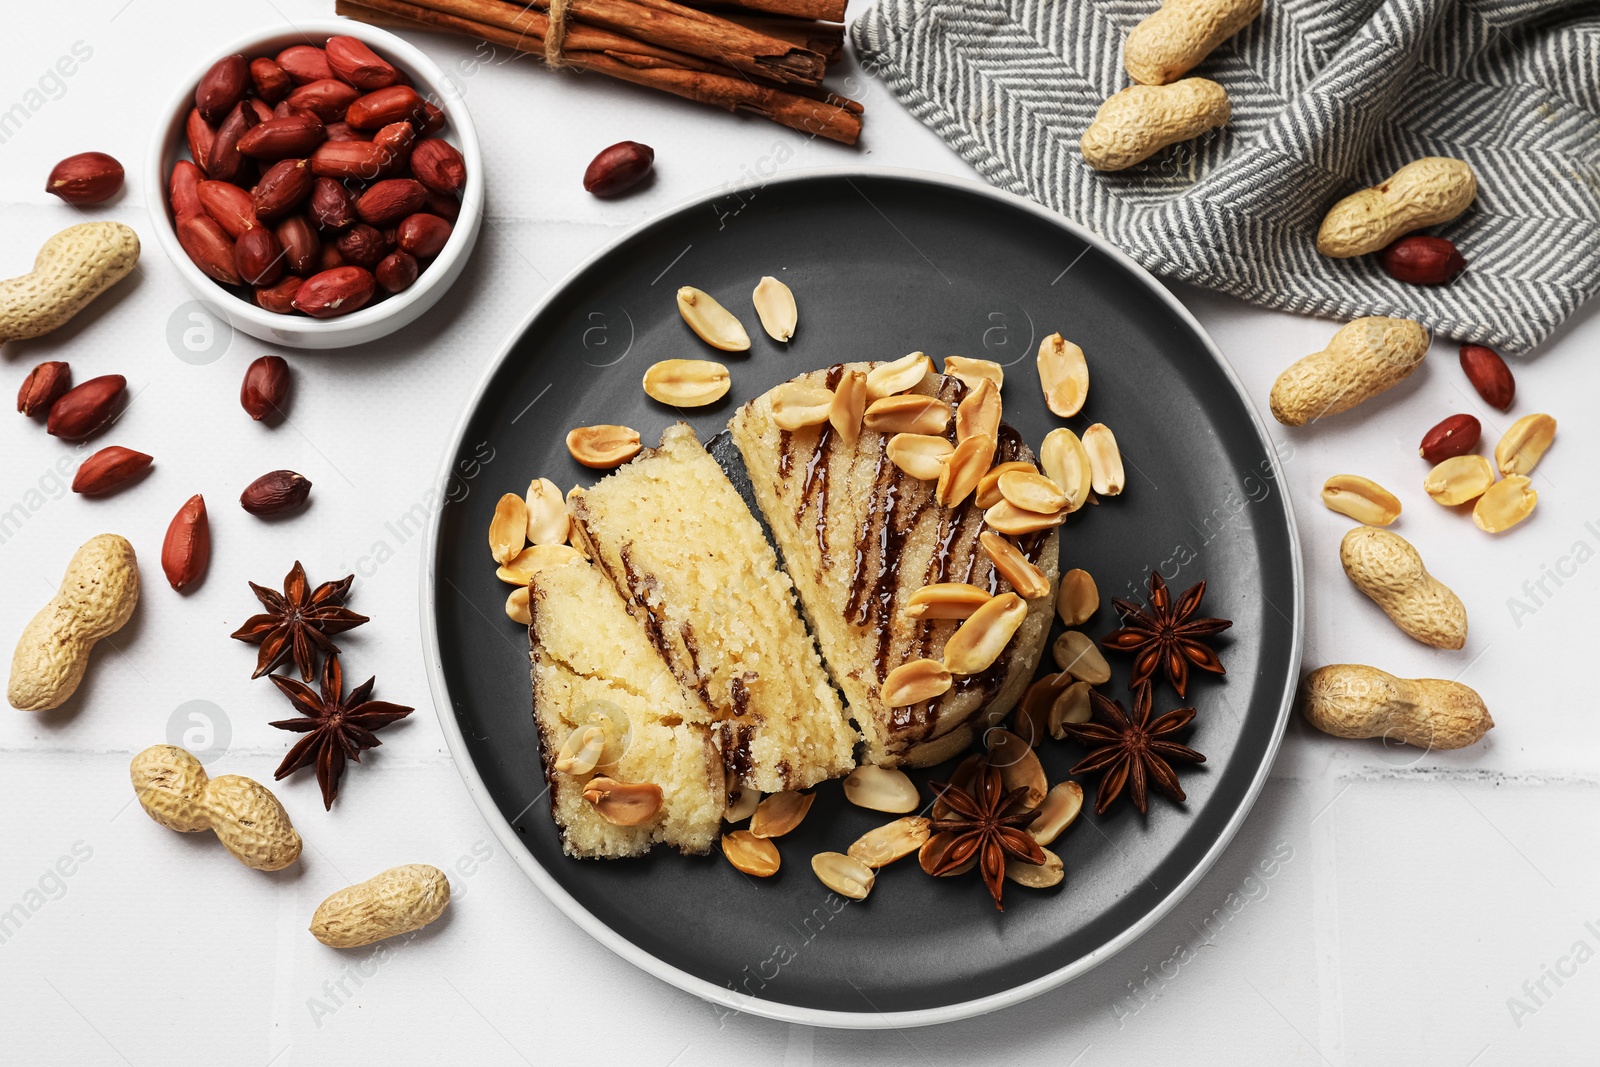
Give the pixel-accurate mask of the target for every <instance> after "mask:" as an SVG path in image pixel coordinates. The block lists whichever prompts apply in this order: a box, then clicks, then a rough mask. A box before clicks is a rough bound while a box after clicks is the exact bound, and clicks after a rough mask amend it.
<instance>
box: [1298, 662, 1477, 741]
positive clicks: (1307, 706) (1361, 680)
mask: <svg viewBox="0 0 1600 1067" xmlns="http://www.w3.org/2000/svg"><path fill="white" fill-rule="evenodd" d="M1300 707H1301V711H1302V713H1303V714H1304V715H1305V717H1306V721H1307V722H1309V723H1310V724H1311V725H1312V726H1315V727H1316V728H1317V729H1319V730H1321V731H1322V732H1324V733H1328V734H1332V735H1333V736H1335V737H1350V738H1363V737H1381V738H1384V739H1385V740H1389V741H1398V742H1400V743H1401V744H1406V745H1416V746H1417V747H1418V748H1440V749H1446V748H1465V747H1467V746H1468V745H1472V744H1476V743H1477V742H1478V741H1480V740H1481V739H1482V738H1483V735H1484V734H1486V733H1488V732H1489V731H1490V730H1491V729H1493V728H1494V719H1492V718H1490V717H1489V709H1488V708H1486V707H1485V706H1484V703H1483V698H1482V697H1480V696H1479V695H1478V694H1477V693H1476V692H1474V691H1473V690H1472V689H1470V688H1468V687H1467V686H1465V685H1462V684H1461V683H1460V682H1450V681H1445V680H1444V679H1442V678H1396V677H1395V676H1394V675H1392V674H1388V673H1386V672H1384V671H1380V670H1378V668H1376V667H1365V666H1362V665H1360V664H1356V663H1336V664H1332V665H1330V666H1327V667H1320V668H1318V669H1317V670H1315V671H1312V672H1311V674H1310V675H1309V676H1308V677H1307V678H1306V681H1305V686H1304V688H1303V689H1302V691H1301V705H1300Z"/></svg>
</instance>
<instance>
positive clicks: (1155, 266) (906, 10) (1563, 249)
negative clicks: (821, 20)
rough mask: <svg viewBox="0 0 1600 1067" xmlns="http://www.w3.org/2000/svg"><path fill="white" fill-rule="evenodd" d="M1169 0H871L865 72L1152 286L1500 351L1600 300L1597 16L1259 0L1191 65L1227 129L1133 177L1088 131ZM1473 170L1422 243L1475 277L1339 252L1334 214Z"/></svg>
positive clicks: (1351, 0)
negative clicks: (1456, 212) (1448, 163)
mask: <svg viewBox="0 0 1600 1067" xmlns="http://www.w3.org/2000/svg"><path fill="white" fill-rule="evenodd" d="M1155 8H1156V0H879V2H878V3H877V5H876V6H875V7H873V8H872V9H871V10H869V11H867V12H866V13H865V14H863V15H862V16H861V17H860V18H859V19H857V21H856V23H855V25H854V26H853V28H852V31H851V32H852V37H853V40H854V42H855V46H856V50H857V52H858V54H859V56H860V57H861V60H862V62H863V64H864V66H865V67H866V69H867V70H869V71H870V72H872V73H873V74H874V75H876V76H878V77H880V78H882V79H883V80H884V82H885V83H886V84H887V85H888V86H889V87H890V89H891V90H892V91H893V92H894V94H895V95H896V96H897V97H898V98H899V99H900V101H901V102H902V103H903V104H904V105H905V106H906V107H907V108H909V109H910V111H911V112H912V114H914V115H916V116H917V117H918V118H919V119H921V120H922V121H923V122H924V123H926V124H927V125H928V126H930V127H932V128H933V129H934V130H936V131H937V132H938V133H939V134H940V136H942V137H943V138H944V139H945V141H946V142H947V143H948V144H949V145H950V146H951V147H952V148H953V149H955V150H956V151H957V152H959V153H960V154H961V155H962V156H963V157H964V158H965V159H966V160H968V161H969V162H970V163H972V165H973V166H975V167H976V168H977V169H978V170H979V172H980V173H982V174H983V175H984V177H985V178H987V179H988V180H989V181H991V182H993V183H994V184H995V185H998V186H1000V187H1001V188H1004V189H1008V190H1011V191H1012V192H1016V193H1020V194H1022V195H1024V196H1028V197H1031V198H1032V199H1034V200H1036V201H1038V202H1039V203H1042V204H1045V205H1047V206H1049V207H1050V208H1052V209H1054V210H1056V211H1059V212H1061V213H1062V214H1064V215H1067V216H1068V217H1070V218H1072V219H1075V220H1077V221H1078V222H1081V223H1083V224H1084V225H1086V226H1088V227H1089V228H1090V229H1092V230H1094V231H1096V232H1098V233H1100V234H1102V235H1103V236H1105V237H1107V238H1109V239H1110V240H1111V241H1112V242H1113V243H1115V244H1116V245H1118V246H1119V247H1120V248H1122V249H1123V250H1124V251H1126V252H1127V253H1128V254H1129V255H1131V256H1132V257H1133V258H1134V259H1137V260H1138V261H1139V262H1141V263H1143V264H1144V265H1145V266H1146V267H1148V268H1149V269H1151V270H1152V271H1155V272H1156V273H1158V274H1163V275H1166V276H1167V277H1170V278H1177V279H1181V280H1183V281H1186V282H1192V283H1194V284H1196V285H1202V286H1206V287H1208V288H1212V289H1217V290H1220V291H1222V292H1225V293H1231V294H1233V295H1235V296H1239V297H1242V298H1244V299H1246V300H1250V301H1252V302H1254V303H1257V304H1262V305H1264V306H1267V307H1273V308H1281V309H1284V310H1287V311H1295V312H1301V313H1305V314H1311V315H1324V316H1328V317H1331V318H1337V319H1349V318H1354V317H1356V316H1360V315H1396V316H1403V317H1406V318H1412V319H1416V320H1418V321H1420V322H1422V323H1423V324H1424V325H1426V326H1428V327H1429V328H1430V329H1432V330H1433V331H1435V332H1436V333H1438V334H1442V335H1445V336H1449V337H1453V338H1456V339H1458V340H1463V341H1475V342H1479V343H1482V344H1488V345H1491V346H1494V347H1496V348H1499V349H1501V350H1503V351H1506V352H1511V353H1515V352H1524V351H1526V350H1528V349H1530V348H1533V347H1534V346H1536V345H1537V344H1539V342H1540V341H1542V340H1544V339H1545V338H1546V337H1548V336H1550V334H1551V333H1552V332H1553V331H1554V330H1555V329H1556V327H1557V326H1559V325H1560V324H1561V322H1562V320H1564V319H1565V318H1566V317H1567V316H1568V315H1570V314H1572V312H1573V311H1574V310H1575V309H1576V308H1577V307H1578V306H1579V305H1580V304H1582V303H1583V302H1584V301H1585V300H1587V299H1588V298H1589V297H1590V296H1591V295H1592V294H1593V293H1594V292H1595V290H1596V289H1597V288H1600V233H1597V230H1600V5H1597V4H1595V3H1578V2H1573V0H1266V6H1265V9H1264V10H1263V12H1262V14H1261V16H1260V18H1258V19H1257V20H1256V21H1255V22H1253V23H1251V24H1250V25H1249V26H1248V27H1246V28H1245V29H1244V30H1243V31H1242V32H1241V33H1240V34H1239V35H1238V36H1236V37H1234V38H1233V39H1232V40H1230V41H1228V42H1226V43H1224V44H1223V45H1222V46H1221V47H1220V48H1218V49H1217V51H1215V52H1213V53H1212V54H1211V56H1210V58H1208V59H1207V60H1206V61H1205V62H1204V63H1202V64H1201V65H1200V66H1199V67H1198V68H1196V69H1195V71H1194V72H1193V73H1194V74H1197V75H1200V76H1203V77H1207V78H1211V79H1213V80H1215V81H1217V82H1220V83H1221V84H1222V85H1223V86H1224V87H1225V88H1226V89H1227V91H1228V95H1229V96H1230V97H1231V98H1232V101H1233V121H1232V122H1231V123H1229V125H1228V126H1227V127H1225V128H1224V129H1221V130H1217V131H1214V132H1212V133H1211V134H1209V135H1206V136H1203V137H1201V138H1199V139H1197V140H1195V141H1192V142H1189V143H1187V144H1180V145H1174V146H1173V147H1171V148H1168V149H1166V150H1164V151H1162V152H1160V153H1158V154H1156V155H1155V156H1153V157H1151V158H1150V159H1149V160H1147V161H1145V162H1144V163H1142V164H1140V165H1138V166H1136V167H1134V168H1132V169H1130V170H1127V171H1123V172H1120V173H1114V174H1102V173H1099V172H1097V171H1094V170H1092V169H1090V168H1089V167H1088V165H1086V164H1085V163H1084V162H1083V159H1082V157H1081V155H1080V154H1079V150H1078V138H1079V137H1080V136H1081V135H1082V133H1083V131H1084V129H1085V128H1086V127H1087V126H1088V125H1089V123H1090V121H1091V120H1092V119H1093V117H1094V113H1095V110H1096V109H1097V108H1098V107H1099V106H1100V103H1101V101H1103V100H1104V99H1105V98H1106V97H1107V96H1109V95H1111V94H1112V93H1113V92H1115V91H1117V90H1118V89H1120V88H1123V87H1124V86H1126V85H1128V84H1129V79H1128V76H1127V73H1126V72H1125V71H1124V70H1123V67H1122V42H1123V39H1124V38H1125V37H1126V36H1127V34H1128V31H1129V30H1131V29H1132V28H1133V27H1134V26H1135V25H1137V24H1138V23H1139V22H1140V21H1141V20H1142V19H1144V18H1145V16H1147V15H1149V14H1150V13H1151V12H1152V11H1154V10H1155ZM1430 155H1436V156H1455V157H1458V158H1460V159H1465V160H1467V161H1468V162H1469V163H1471V164H1472V166H1473V168H1474V169H1475V170H1476V172H1477V175H1478V198H1477V201H1476V203H1474V205H1473V206H1472V207H1471V208H1469V209H1468V211H1467V213H1466V214H1465V215H1463V216H1462V217H1460V218H1458V219H1456V220H1454V221H1453V222H1449V223H1446V224H1445V225H1443V226H1438V227H1434V228H1432V229H1431V230H1429V231H1427V232H1429V233H1433V234H1436V235H1438V236H1442V237H1448V238H1449V239H1451V240H1452V241H1454V242H1456V244H1457V245H1458V246H1459V248H1460V250H1461V252H1462V253H1463V254H1464V255H1465V256H1466V258H1467V261H1468V267H1467V269H1466V271H1465V273H1463V274H1462V275H1460V276H1459V277H1458V278H1457V279H1456V280H1455V281H1454V282H1452V283H1451V284H1449V285H1447V286H1441V287H1423V286H1415V285H1404V284H1401V283H1400V282H1397V281H1395V280H1393V279H1392V278H1390V277H1389V276H1388V275H1387V274H1385V273H1384V272H1383V269H1382V267H1381V266H1379V264H1378V260H1377V257H1376V256H1362V257H1358V258H1355V259H1348V260H1336V259H1328V258H1326V257H1324V256H1322V255H1320V254H1318V252H1317V250H1316V245H1315V240H1314V239H1315V235H1316V230H1317V226H1318V224H1319V223H1320V222H1321V219H1322V216H1323V214H1324V213H1325V212H1326V211H1327V209H1328V207H1329V206H1330V205H1332V204H1333V203H1334V202H1335V201H1336V200H1338V199H1339V198H1340V197H1342V196H1344V195H1346V194H1348V193H1351V192H1353V191H1355V190H1356V189H1359V188H1362V187H1364V186H1368V185H1373V184H1376V183H1377V182H1379V181H1382V180H1383V179H1384V178H1385V177H1387V176H1388V175H1389V174H1391V173H1393V172H1394V171H1395V170H1397V169H1399V168H1400V167H1401V166H1402V165H1404V164H1405V163H1407V162H1410V161H1411V160H1413V159H1416V158H1418V157H1420V156H1430Z"/></svg>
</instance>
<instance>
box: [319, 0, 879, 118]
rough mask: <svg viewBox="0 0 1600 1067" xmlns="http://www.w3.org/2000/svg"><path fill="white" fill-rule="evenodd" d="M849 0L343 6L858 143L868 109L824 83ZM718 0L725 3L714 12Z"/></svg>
mask: <svg viewBox="0 0 1600 1067" xmlns="http://www.w3.org/2000/svg"><path fill="white" fill-rule="evenodd" d="M845 2H846V0H687V2H675V0H565V2H563V0H553V4H552V0H520V2H513V0H336V5H335V6H336V10H337V11H338V13H339V14H341V15H345V16H347V17H349V18H353V19H356V20H358V21H361V22H368V23H372V24H373V25H380V26H391V27H401V28H412V29H419V28H420V29H432V30H442V31H444V32H446V33H458V34H463V35H466V36H470V37H477V38H481V39H482V40H485V41H488V42H489V43H491V44H494V45H498V46H501V47H505V48H512V49H516V50H517V51H520V52H528V53H532V54H534V55H537V56H539V57H541V58H543V59H545V60H546V61H547V62H550V63H551V64H552V65H554V66H565V67H572V68H573V69H575V70H578V71H590V72H594V73H597V74H604V75H607V76H609V77H612V78H618V79H621V80H622V81H626V82H632V83H634V84H635V85H644V86H648V87H650V88H652V89H660V90H663V91H665V92H669V93H672V94H674V95H676V96H681V97H684V98H685V99H688V100H697V101H699V102H700V103H703V104H710V105H712V106H713V107H720V108H722V109H724V110H727V111H753V112H755V113H756V114H758V115H764V116H765V117H767V118H769V119H771V120H772V121H774V122H777V123H781V124H782V125H784V126H788V127H790V128H791V129H795V130H799V131H801V132H802V133H807V134H812V135H814V136H818V137H826V138H828V139H829V140H832V141H840V142H843V143H844V144H855V142H856V138H858V137H859V136H860V135H861V114H862V107H861V105H860V104H859V103H857V102H856V101H854V100H850V99H847V98H845V97H843V96H839V95H837V94H835V93H833V92H830V91H829V90H828V89H827V88H826V87H825V86H824V85H823V84H822V81H823V76H824V74H826V72H827V69H828V67H829V66H830V65H831V64H832V63H833V62H834V61H836V60H837V59H838V58H839V56H840V54H841V53H842V51H843V48H844V26H843V24H842V23H843V20H844V8H845ZM552 6H554V10H553V11H552ZM711 7H716V8H719V9H720V10H718V11H708V10H704V9H705V8H711ZM552 20H554V22H555V25H554V26H552Z"/></svg>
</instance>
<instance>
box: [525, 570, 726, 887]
mask: <svg viewBox="0 0 1600 1067" xmlns="http://www.w3.org/2000/svg"><path fill="white" fill-rule="evenodd" d="M528 592H529V595H528V610H529V614H530V615H531V616H532V623H531V625H530V626H529V627H528V635H529V645H530V655H531V659H532V671H533V714H534V721H535V722H536V724H537V725H538V728H539V748H540V752H541V754H542V758H543V761H544V770H545V776H546V778H547V779H548V781H549V783H550V808H551V811H552V813H553V814H554V815H555V821H556V825H557V826H558V827H559V828H560V831H561V839H562V844H563V846H564V847H565V849H566V851H567V852H568V853H569V854H570V855H573V856H581V857H607V858H615V857H621V856H635V855H638V854H640V853H643V852H645V851H648V850H649V848H650V847H651V846H652V845H654V844H656V843H658V842H660V843H664V844H668V845H674V846H676V847H677V848H679V849H680V850H682V851H683V852H686V853H702V852H707V851H709V850H710V848H711V846H712V845H713V844H714V843H715V842H716V840H717V832H718V830H719V828H720V826H721V824H722V813H723V810H724V808H725V807H726V803H727V796H726V788H725V783H724V780H723V772H722V758H721V756H720V754H719V753H718V751H717V748H716V745H715V744H714V743H713V740H712V736H711V726H710V718H711V714H710V711H709V709H707V708H706V706H705V705H704V704H702V703H701V702H700V701H699V699H698V698H697V697H696V696H694V694H692V693H687V692H685V691H684V689H683V687H682V686H680V685H679V684H678V680H677V679H676V678H675V677H674V676H673V674H672V672H671V671H669V670H668V669H667V665H666V663H665V662H664V661H663V660H662V659H661V657H660V655H658V654H657V652H656V649H655V647H654V646H653V645H652V644H651V643H650V639H649V637H648V636H647V635H646V633H645V629H644V626H643V625H642V624H641V623H640V622H639V621H638V620H637V619H635V618H634V617H633V616H632V615H630V614H629V613H628V609H627V606H626V605H625V604H624V603H623V602H622V598H621V597H620V596H618V595H617V592H616V590H615V589H613V588H612V586H611V583H610V582H609V581H607V580H606V578H605V577H604V576H603V575H601V574H600V573H599V572H598V571H597V570H596V569H595V568H593V567H590V566H587V565H583V564H573V565H569V566H561V567H547V568H545V569H543V570H541V571H539V572H538V573H536V574H535V575H534V576H533V581H532V582H531V583H530V585H529V587H528ZM591 725H599V726H601V727H602V728H603V729H605V730H607V731H608V733H607V742H608V744H607V751H606V752H605V754H604V758H607V759H612V758H613V755H614V754H617V755H616V756H615V758H614V761H613V762H611V763H608V764H603V765H601V766H599V767H597V768H596V769H595V770H594V771H593V772H590V773H587V774H582V775H575V774H569V773H563V772H558V771H556V770H555V767H554V763H555V759H556V756H557V754H558V753H559V752H560V750H561V746H562V745H563V744H564V743H565V742H566V740H567V738H568V737H569V736H570V735H571V734H572V732H573V731H574V730H575V729H578V728H579V727H583V726H591ZM596 775H605V776H606V777H609V778H615V779H619V780H621V781H626V782H649V783H654V784H655V785H657V786H660V788H661V793H662V800H661V810H660V811H659V812H657V813H656V815H655V816H654V817H653V818H651V819H650V820H648V821H647V822H645V823H643V824H641V825H638V826H616V825H613V824H612V823H610V822H607V821H606V820H605V819H604V818H602V817H601V816H600V814H599V812H598V811H596V809H595V807H594V805H592V804H590V803H589V802H588V801H587V800H585V799H584V798H583V790H584V786H585V785H586V784H587V782H588V781H589V779H590V778H592V777H594V776H596Z"/></svg>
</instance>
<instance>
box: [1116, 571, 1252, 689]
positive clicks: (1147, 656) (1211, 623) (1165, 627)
mask: <svg viewBox="0 0 1600 1067" xmlns="http://www.w3.org/2000/svg"><path fill="white" fill-rule="evenodd" d="M1205 593H1206V583H1205V582H1203V581H1202V582H1198V583H1196V584H1195V585H1194V586H1193V587H1191V588H1190V589H1189V591H1188V592H1186V593H1184V594H1183V596H1181V597H1179V598H1178V603H1177V605H1176V606H1174V605H1173V603H1172V598H1171V596H1170V595H1169V594H1168V593H1167V583H1166V582H1164V581H1162V580H1161V575H1160V574H1159V573H1158V572H1156V571H1151V572H1150V606H1149V608H1148V609H1145V608H1141V607H1140V606H1139V605H1138V604H1135V603H1133V602H1132V601H1131V600H1122V599H1120V598H1118V597H1113V598H1112V600H1111V603H1112V604H1114V605H1115V606H1116V609H1117V613H1118V614H1120V615H1121V616H1122V629H1120V630H1113V631H1111V632H1110V633H1109V634H1107V635H1106V636H1105V638H1104V640H1102V641H1101V642H1100V644H1101V645H1102V646H1103V647H1105V648H1111V649H1116V650H1117V651H1119V652H1133V653H1136V655H1135V656H1134V660H1133V680H1132V684H1133V685H1138V684H1139V683H1141V682H1144V681H1146V680H1148V679H1149V678H1150V677H1151V676H1153V675H1154V674H1155V671H1156V667H1158V666H1159V667H1161V668H1162V669H1163V670H1164V671H1165V672H1166V675H1167V681H1169V682H1171V683H1172V688H1174V689H1176V690H1177V691H1178V696H1180V697H1182V696H1186V695H1188V694H1187V690H1188V688H1189V667H1190V665H1191V664H1192V665H1193V666H1195V667H1198V668H1199V669H1201V670H1203V671H1210V672H1211V673H1212V674H1224V673H1226V672H1225V671H1224V670H1223V669H1222V661H1221V660H1220V659H1218V658H1217V654H1216V653H1215V652H1213V651H1212V650H1211V649H1210V648H1209V647H1207V646H1206V645H1204V644H1203V643H1201V642H1200V641H1199V640H1198V639H1199V638H1201V637H1206V636H1208V635H1210V634H1215V633H1221V632H1222V631H1223V630H1226V629H1227V628H1228V627H1230V626H1232V625H1233V623H1232V622H1230V621H1228V620H1227V619H1206V618H1199V619H1197V618H1193V617H1192V616H1193V615H1194V613H1195V612H1196V611H1197V610H1199V608H1200V598H1201V597H1203V596H1205Z"/></svg>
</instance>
